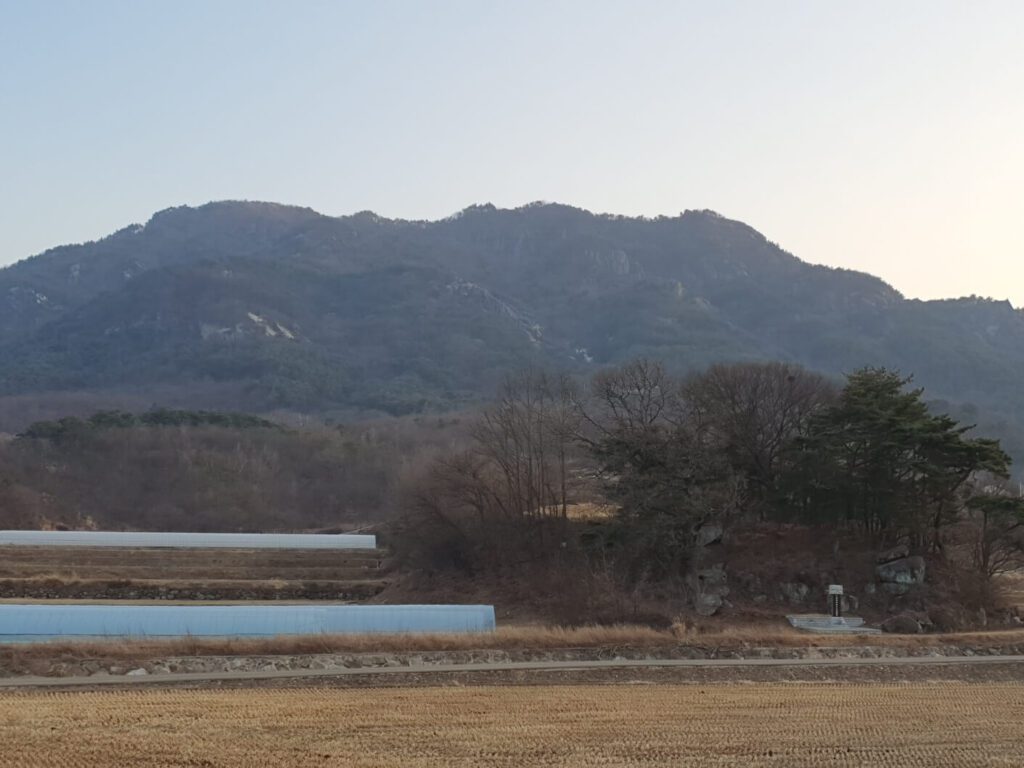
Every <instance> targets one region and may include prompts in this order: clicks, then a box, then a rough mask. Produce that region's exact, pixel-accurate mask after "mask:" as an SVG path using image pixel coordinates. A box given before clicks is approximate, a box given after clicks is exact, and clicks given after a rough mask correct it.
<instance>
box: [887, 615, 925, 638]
mask: <svg viewBox="0 0 1024 768" xmlns="http://www.w3.org/2000/svg"><path fill="white" fill-rule="evenodd" d="M881 626H882V631H883V632H892V633H894V634H898V635H919V634H921V625H920V624H919V623H918V621H917V619H915V618H914V617H913V616H910V615H909V614H906V613H901V614H899V615H897V616H890V617H889V618H888V619H886V620H885V621H883V622H882V625H881Z"/></svg>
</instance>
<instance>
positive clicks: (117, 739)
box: [0, 683, 1024, 768]
mask: <svg viewBox="0 0 1024 768" xmlns="http://www.w3.org/2000/svg"><path fill="white" fill-rule="evenodd" d="M0 732H2V736H3V739H2V742H3V749H2V750H0V766H11V767H12V768H13V767H14V766H17V768H42V767H43V766H47V767H49V766H79V765H80V766H93V767H94V768H96V767H99V768H113V767H114V766H119V767H120V766H141V765H145V766H157V767H160V768H171V767H172V766H173V767H175V768H178V767H183V766H224V767H229V766H230V767H233V766H246V767H248V766H261V767H264V766H265V767H266V768H285V767H288V768H303V767H305V766H333V765H337V766H341V765H344V766H350V765H351V766H406V767H409V768H423V767H426V766H476V765H491V766H532V765H561V766H587V768H596V767H599V766H661V765H687V766H776V767H778V766H786V767H787V768H816V767H817V766H879V767H881V768H886V767H888V766H893V767H895V766H900V768H904V767H906V766H909V767H911V768H913V767H914V766H959V767H961V768H970V767H972V766H1020V765H1021V755H1022V751H1021V745H1022V744H1024V689H1021V687H1020V686H1019V685H1015V684H962V683H931V684H927V683H926V684H917V683H915V684H900V685H877V684H875V685H855V684H756V685H755V684H750V685H707V686H701V685H659V686H648V685H643V686H641V685H635V686H629V685H619V686H598V685H572V686H529V687H470V688H415V689H412V688H410V689H376V690H339V689H326V688H324V689H299V690H294V689H290V690H269V689H250V690H231V691H209V690H203V691H182V690H146V691H118V692H88V693H50V694H47V693H27V694H8V695H4V696H3V697H2V698H0Z"/></svg>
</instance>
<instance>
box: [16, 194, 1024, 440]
mask: <svg viewBox="0 0 1024 768" xmlns="http://www.w3.org/2000/svg"><path fill="white" fill-rule="evenodd" d="M640 355H646V356H651V357H658V358H661V359H664V360H665V361H666V363H667V364H668V365H669V366H670V367H672V368H674V369H679V370H688V369H696V368H700V367H703V366H706V365H707V364H709V363H711V362H715V361H719V360H764V359H784V360H790V361H793V362H799V363H801V364H804V365H807V366H808V367H811V368H815V369H818V370H821V371H824V372H826V373H832V374H839V373H842V372H844V371H849V370H852V369H854V368H856V367H860V366H862V365H886V366H890V367H896V368H899V369H901V370H902V371H904V372H905V373H908V374H911V373H913V374H915V376H916V377H917V381H918V382H919V383H920V384H921V385H923V386H925V387H926V388H927V389H928V392H929V394H930V395H931V396H933V397H934V398H938V399H942V400H946V401H948V404H949V406H950V407H951V408H958V407H961V404H963V405H970V406H972V407H976V408H978V409H981V411H983V412H984V413H985V414H988V418H991V419H992V420H993V421H994V422H995V423H997V424H999V425H1002V427H1003V428H1004V432H1010V431H1012V429H1015V428H1016V427H1015V425H1016V424H1017V423H1018V422H1019V421H1020V420H1021V417H1020V414H1021V412H1022V410H1024V397H1022V396H1021V395H1020V394H1018V393H1017V387H1016V381H1018V380H1019V379H1020V376H1021V375H1022V374H1024V312H1022V311H1021V310H1017V309H1015V308H1013V306H1012V305H1011V304H1010V303H1009V302H1000V301H995V300H988V299H981V298H979V297H962V298H959V299H945V300H931V301H923V300H918V299H907V298H905V297H904V296H903V294H902V293H900V292H899V291H898V290H897V289H895V288H894V287H892V286H890V285H889V284H888V283H886V282H885V281H884V280H882V279H880V278H878V277H875V276H873V275H870V274H868V273H865V272H859V271H855V270H847V269H842V268H835V267H828V266H824V265H816V264H810V263H808V262H805V261H802V260H801V259H799V258H798V257H797V256H795V255H793V254H792V253H789V252H788V251H785V250H784V249H782V248H781V247H779V246H778V245H776V244H775V243H772V242H771V241H770V240H768V238H767V237H765V236H764V235H763V234H761V233H760V232H758V231H757V230H755V229H753V228H752V227H750V226H748V225H746V224H744V223H743V222H739V221H734V220H731V219H728V218H726V217H724V216H721V215H720V214H717V213H715V212H713V211H706V210H705V211H686V212H684V213H681V214H679V215H677V216H672V217H668V216H659V217H654V218H645V217H628V216H618V215H614V214H593V213H590V212H589V211H586V210H583V209H581V208H575V207H572V206H567V205H562V204H553V203H532V204H529V205H526V206H521V207H519V208H512V209H502V208H497V207H495V206H493V205H490V204H485V205H473V206H468V207H467V208H465V209H463V210H462V211H459V212H457V213H456V214H453V215H452V216H449V217H447V218H444V219H439V220H437V221H410V220H402V219H388V218H385V217H381V216H378V215H376V214H374V213H372V212H366V211H364V212H360V213H356V214H351V215H347V216H327V215H324V214H321V213H318V212H316V211H314V210H312V209H310V208H303V207H299V206H288V205H282V204H279V203H265V202H255V201H220V202H212V203H207V204H205V205H202V206H196V207H190V206H177V207H173V208H167V209H164V210H162V211H158V212H157V213H155V214H154V215H153V216H152V217H150V219H149V220H148V221H147V222H146V223H145V224H141V225H140V224H135V225H130V226H128V227H124V228H122V229H120V230H118V231H116V232H114V233H112V234H111V235H108V236H107V237H105V238H101V239H99V240H95V241H92V242H88V243H82V244H78V245H64V246H58V247H57V248H53V249H50V250H47V251H44V252H43V253H41V254H38V255H36V256H33V257H30V258H28V259H25V260H23V261H20V262H17V263H15V264H13V265H10V266H8V267H5V268H3V269H0V357H2V359H3V361H4V362H3V365H2V366H0V398H2V397H3V396H7V397H22V398H23V397H25V396H27V395H33V394H39V393H42V392H51V393H52V392H84V391H95V392H103V393H110V392H117V391H120V390H127V389H132V388H134V389H135V390H137V391H138V390H140V388H141V391H145V390H146V388H147V387H155V386H157V385H160V386H161V387H163V388H165V389H166V387H168V386H169V387H171V388H172V389H173V388H178V389H179V390H180V392H181V398H182V400H183V401H188V402H189V404H190V405H194V406H195V407H202V406H204V405H206V403H204V402H202V396H201V395H199V394H197V395H196V397H197V398H198V399H199V402H195V403H192V402H191V401H189V397H188V390H189V389H190V388H192V389H194V390H195V391H196V392H197V393H198V392H199V391H200V390H203V389H204V388H209V387H220V388H223V387H225V386H228V387H229V388H233V389H232V391H235V392H236V393H237V401H238V405H239V406H240V407H242V408H244V409H246V410H254V411H271V410H280V409H283V410H293V411H297V412H303V413H316V414H352V413H360V412H366V413H392V414H402V413H416V412H424V411H433V410H442V409H445V408H450V407H460V406H461V405H464V404H467V403H471V402H475V401H479V400H480V399H482V398H486V397H487V396H488V395H490V394H491V393H492V392H493V389H494V387H495V386H496V385H497V383H498V382H499V381H500V379H501V378H502V376H503V375H504V374H506V373H507V372H508V371H509V370H511V369H513V368H514V367H519V366H530V365H534V366H544V367H560V368H565V369H567V370H569V371H570V372H572V373H579V374H586V373H588V372H590V371H592V370H593V369H595V368H597V367H600V366H605V365H610V364H615V363H618V362H622V361H624V360H626V359H629V358H630V357H636V356H640ZM170 404H174V403H170ZM0 410H2V409H0ZM4 427H5V425H4V420H3V415H2V413H0V430H2V429H4Z"/></svg>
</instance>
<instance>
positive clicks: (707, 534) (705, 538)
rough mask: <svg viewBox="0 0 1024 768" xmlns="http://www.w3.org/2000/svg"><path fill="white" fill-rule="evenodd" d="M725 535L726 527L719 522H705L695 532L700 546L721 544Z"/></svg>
mask: <svg viewBox="0 0 1024 768" xmlns="http://www.w3.org/2000/svg"><path fill="white" fill-rule="evenodd" d="M723 536H725V529H724V528H723V527H722V526H720V525H718V524H717V523H704V525H702V526H701V527H700V528H698V529H697V532H696V534H695V537H696V541H697V546H698V547H709V546H711V545H712V544H721V543H722V537H723Z"/></svg>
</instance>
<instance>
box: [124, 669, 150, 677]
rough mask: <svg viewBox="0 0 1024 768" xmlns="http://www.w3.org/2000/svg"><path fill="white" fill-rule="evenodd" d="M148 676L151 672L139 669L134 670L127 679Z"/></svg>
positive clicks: (127, 675)
mask: <svg viewBox="0 0 1024 768" xmlns="http://www.w3.org/2000/svg"><path fill="white" fill-rule="evenodd" d="M148 674H149V672H147V671H146V670H144V669H143V668H142V667H139V668H138V669H133V670H132V671H131V672H129V673H128V674H126V675H125V677H143V676H144V675H148Z"/></svg>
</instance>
